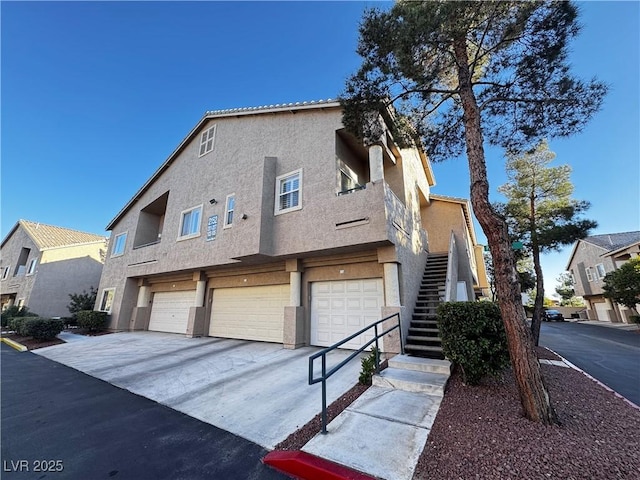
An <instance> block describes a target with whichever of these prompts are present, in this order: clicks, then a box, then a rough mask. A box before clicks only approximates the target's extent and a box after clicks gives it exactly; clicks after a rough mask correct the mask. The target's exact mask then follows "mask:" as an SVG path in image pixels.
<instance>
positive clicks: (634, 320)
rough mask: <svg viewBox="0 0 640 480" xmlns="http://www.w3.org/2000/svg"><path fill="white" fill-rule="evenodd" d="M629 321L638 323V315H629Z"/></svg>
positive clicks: (639, 318) (639, 317) (639, 320)
mask: <svg viewBox="0 0 640 480" xmlns="http://www.w3.org/2000/svg"><path fill="white" fill-rule="evenodd" d="M629 321H630V322H631V323H640V315H630V316H629Z"/></svg>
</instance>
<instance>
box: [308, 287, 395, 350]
mask: <svg viewBox="0 0 640 480" xmlns="http://www.w3.org/2000/svg"><path fill="white" fill-rule="evenodd" d="M365 292H366V293H365ZM327 300H329V301H327ZM383 305H384V292H383V285H382V279H379V278H378V279H366V280H339V281H327V282H314V283H312V284H311V343H312V344H313V345H319V346H329V345H331V344H333V343H335V342H338V341H340V340H343V339H345V338H346V337H348V336H349V335H351V334H353V333H354V332H356V331H358V330H360V329H361V328H364V327H365V326H367V325H369V324H371V323H373V322H375V321H377V320H380V318H381V308H382V306H383ZM371 338H373V332H372V333H370V334H366V335H359V336H358V337H356V338H354V339H353V340H351V341H349V342H347V343H346V344H344V345H343V347H344V348H359V347H360V346H361V345H362V344H363V343H365V342H366V341H367V340H370V339H371Z"/></svg>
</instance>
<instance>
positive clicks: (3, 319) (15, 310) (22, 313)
mask: <svg viewBox="0 0 640 480" xmlns="http://www.w3.org/2000/svg"><path fill="white" fill-rule="evenodd" d="M37 316H38V314H37V313H33V312H30V311H29V308H27V307H18V306H16V305H11V306H10V307H7V308H6V309H5V310H4V312H2V315H0V326H2V328H6V327H9V326H10V325H9V320H11V319H12V318H15V317H37Z"/></svg>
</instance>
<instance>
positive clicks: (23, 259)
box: [13, 247, 31, 277]
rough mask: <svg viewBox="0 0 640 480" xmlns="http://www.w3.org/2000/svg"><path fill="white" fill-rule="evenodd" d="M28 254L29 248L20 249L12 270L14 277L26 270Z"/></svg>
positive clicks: (29, 252)
mask: <svg viewBox="0 0 640 480" xmlns="http://www.w3.org/2000/svg"><path fill="white" fill-rule="evenodd" d="M29 254H31V249H30V248H27V247H23V248H22V250H20V256H19V257H18V264H17V265H16V269H15V270H14V272H13V276H14V277H19V276H21V275H24V274H25V272H26V271H27V259H28V258H29Z"/></svg>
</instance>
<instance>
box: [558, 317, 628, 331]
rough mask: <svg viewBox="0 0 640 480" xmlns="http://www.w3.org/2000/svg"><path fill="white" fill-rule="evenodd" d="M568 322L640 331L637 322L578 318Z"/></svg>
mask: <svg viewBox="0 0 640 480" xmlns="http://www.w3.org/2000/svg"><path fill="white" fill-rule="evenodd" d="M567 321H568V322H573V323H580V324H583V325H597V326H599V327H607V328H617V329H618V330H626V331H629V332H633V331H635V330H639V331H640V325H638V324H637V323H613V322H603V321H601V320H580V319H568V320H567Z"/></svg>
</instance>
